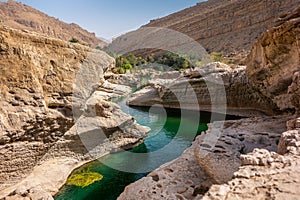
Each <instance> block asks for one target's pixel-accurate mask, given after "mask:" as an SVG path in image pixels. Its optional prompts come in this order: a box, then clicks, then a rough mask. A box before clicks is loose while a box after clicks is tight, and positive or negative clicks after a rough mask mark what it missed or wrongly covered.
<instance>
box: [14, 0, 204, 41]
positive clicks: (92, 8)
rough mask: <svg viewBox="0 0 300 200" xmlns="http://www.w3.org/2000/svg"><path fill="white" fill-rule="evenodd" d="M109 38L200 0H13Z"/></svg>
mask: <svg viewBox="0 0 300 200" xmlns="http://www.w3.org/2000/svg"><path fill="white" fill-rule="evenodd" d="M16 1H18V2H22V3H24V4H27V5H30V6H32V7H33V8H36V9H38V10H40V11H42V12H44V13H46V14H48V15H50V16H52V17H55V18H58V19H60V20H62V21H64V22H67V23H71V22H74V23H76V24H78V25H80V26H81V27H83V28H84V29H86V30H88V31H90V32H94V33H96V35H97V36H98V37H102V38H105V39H108V40H111V39H112V38H115V37H117V36H119V35H121V34H124V33H126V32H128V31H130V30H134V29H137V28H139V27H140V26H141V25H144V24H147V23H148V22H149V21H150V20H151V19H156V18H159V17H163V16H166V15H168V14H171V13H174V12H176V11H179V10H182V9H184V8H188V7H191V6H193V5H195V4H196V3H197V2H201V1H203V0H85V1H84V0H16Z"/></svg>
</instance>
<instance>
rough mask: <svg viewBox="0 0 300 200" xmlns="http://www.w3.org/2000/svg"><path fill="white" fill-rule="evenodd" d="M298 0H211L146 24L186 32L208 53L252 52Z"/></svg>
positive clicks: (296, 4)
mask: <svg viewBox="0 0 300 200" xmlns="http://www.w3.org/2000/svg"><path fill="white" fill-rule="evenodd" d="M299 3H300V1H299V0H279V1H273V0H264V1H261V0H250V1H249V0H230V1H228V0H209V1H207V2H202V3H198V4H197V5H196V6H193V7H190V8H187V9H185V10H182V11H179V12H177V13H174V14H171V15H169V16H166V17H163V18H160V19H156V20H152V21H151V22H150V23H149V24H147V25H145V26H146V27H164V28H170V29H173V30H176V31H179V32H182V33H185V34H187V35H188V36H190V37H192V38H193V39H195V40H196V41H198V42H199V43H200V44H201V45H202V46H203V47H204V48H205V49H207V50H208V51H209V52H213V51H215V52H222V51H223V52H226V53H228V54H229V53H234V52H241V51H244V50H246V51H249V50H250V49H251V47H252V45H253V44H254V42H256V41H257V39H258V38H259V37H260V35H261V34H262V33H264V32H265V31H266V30H268V29H269V28H272V27H273V26H274V25H275V24H276V20H277V19H278V18H279V17H280V16H282V15H284V14H286V13H287V12H289V11H292V10H294V9H295V8H296V7H297V6H298V5H299Z"/></svg>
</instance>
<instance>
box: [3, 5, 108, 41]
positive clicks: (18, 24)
mask: <svg viewBox="0 0 300 200" xmlns="http://www.w3.org/2000/svg"><path fill="white" fill-rule="evenodd" d="M0 22H1V24H3V25H6V26H9V27H12V28H16V29H25V30H29V31H35V32H38V33H42V34H45V35H47V36H49V37H54V38H59V39H62V40H70V39H72V38H76V39H78V40H79V42H80V43H82V44H87V45H89V46H93V47H95V46H97V45H98V46H104V45H105V42H103V41H101V40H100V39H98V38H97V37H96V35H95V34H94V33H90V32H88V31H86V30H84V29H82V28H81V27H80V26H78V25H77V24H74V23H72V24H67V23H64V22H62V21H60V20H58V19H56V18H53V17H50V16H48V15H46V14H44V13H42V12H40V11H38V10H36V9H34V8H32V7H30V6H27V5H24V4H22V3H18V2H15V1H13V0H9V1H7V2H1V1H0Z"/></svg>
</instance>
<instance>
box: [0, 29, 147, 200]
mask: <svg viewBox="0 0 300 200" xmlns="http://www.w3.org/2000/svg"><path fill="white" fill-rule="evenodd" d="M113 65H114V59H113V58H112V57H110V56H108V55H107V54H106V53H104V52H102V51H98V50H93V49H90V48H89V47H86V46H83V45H80V44H71V43H69V42H65V41H63V40H59V39H49V38H48V37H44V36H41V35H39V34H37V33H34V32H28V31H26V32H24V31H21V30H16V29H11V28H7V27H4V26H1V27H0V72H1V77H0V90H1V92H0V161H1V162H0V169H1V170H0V171H1V173H0V190H1V191H0V198H2V197H4V196H11V197H14V198H17V199H19V198H21V197H24V198H25V197H26V196H27V197H30V198H35V197H36V199H39V198H46V196H49V195H50V194H55V192H57V191H58V189H59V187H60V186H61V185H62V184H64V182H65V181H66V178H67V177H68V175H69V173H71V170H72V169H74V168H75V167H76V166H78V165H80V164H83V163H84V162H87V161H90V160H93V159H96V158H97V157H99V156H102V155H104V154H107V153H109V152H110V151H115V150H117V149H118V148H120V147H123V148H129V147H132V145H135V144H139V143H140V142H142V141H143V139H144V138H145V137H146V134H147V132H149V129H148V128H145V127H141V126H139V125H138V124H136V122H135V120H134V119H133V118H132V117H131V116H129V115H126V114H124V113H123V112H122V111H121V110H120V108H119V107H118V106H117V105H116V104H114V103H111V102H109V101H107V100H108V99H109V97H111V96H120V95H124V94H126V93H128V92H130V88H128V87H125V86H124V87H122V86H116V85H111V84H109V83H107V82H106V81H104V79H103V72H104V71H105V70H106V69H108V68H110V67H111V66H113ZM115 88H118V89H115ZM49 165H50V166H52V169H55V170H53V171H51V169H50V168H49ZM26 177H27V178H26ZM9 186H12V187H9ZM2 189H5V190H2ZM36 195H37V196H39V198H37V196H36ZM50 196H51V195H50Z"/></svg>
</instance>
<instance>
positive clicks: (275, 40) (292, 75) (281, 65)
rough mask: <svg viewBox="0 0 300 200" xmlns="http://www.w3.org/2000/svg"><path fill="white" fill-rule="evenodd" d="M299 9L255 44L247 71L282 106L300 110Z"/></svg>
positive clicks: (250, 77) (266, 94) (268, 96)
mask: <svg viewBox="0 0 300 200" xmlns="http://www.w3.org/2000/svg"><path fill="white" fill-rule="evenodd" d="M297 13H298V14H299V13H300V11H299V9H298V10H296V11H295V13H294V14H295V15H292V16H294V18H290V19H288V21H285V22H283V23H282V24H281V25H280V26H278V27H275V28H272V29H270V30H269V31H267V32H266V33H265V34H263V36H262V37H261V38H260V39H259V41H258V42H257V43H256V44H255V45H254V47H253V49H252V51H251V53H250V55H249V57H248V68H247V75H248V77H249V79H250V80H251V82H252V84H253V86H254V87H255V88H257V89H258V90H259V91H260V92H261V93H262V94H263V95H265V96H266V97H267V98H269V99H271V100H272V101H273V102H274V103H275V104H276V105H277V106H278V107H279V108H280V109H281V110H289V109H294V110H299V70H300V68H299V66H300V57H299V49H300V46H299V37H298V36H297V35H299V34H300V32H299V26H300V17H299V16H297Z"/></svg>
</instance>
